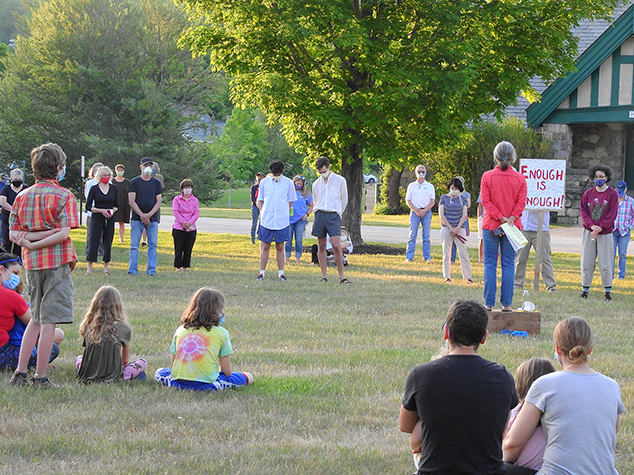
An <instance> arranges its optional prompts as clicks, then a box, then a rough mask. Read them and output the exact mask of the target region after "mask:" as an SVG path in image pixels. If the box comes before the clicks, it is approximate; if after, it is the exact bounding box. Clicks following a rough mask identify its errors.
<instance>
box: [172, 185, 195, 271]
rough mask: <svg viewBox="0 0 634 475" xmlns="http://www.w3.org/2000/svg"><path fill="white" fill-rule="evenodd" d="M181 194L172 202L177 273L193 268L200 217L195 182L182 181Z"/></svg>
mask: <svg viewBox="0 0 634 475" xmlns="http://www.w3.org/2000/svg"><path fill="white" fill-rule="evenodd" d="M180 188H181V194H180V195H177V196H176V197H175V198H174V200H173V201H172V211H173V212H174V224H173V225H172V237H173V238H174V267H175V268H176V272H179V271H184V270H185V271H188V270H189V269H190V267H191V260H192V249H193V248H194V243H195V242H196V221H198V216H199V215H200V208H199V205H198V198H196V197H195V196H194V195H193V194H192V192H193V191H194V182H193V181H191V180H190V179H189V178H187V179H185V180H183V181H181V185H180Z"/></svg>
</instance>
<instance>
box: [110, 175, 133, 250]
mask: <svg viewBox="0 0 634 475" xmlns="http://www.w3.org/2000/svg"><path fill="white" fill-rule="evenodd" d="M114 171H115V173H116V174H117V176H115V177H114V180H112V184H113V185H114V186H116V187H117V193H118V197H119V205H118V206H117V207H118V209H117V211H116V212H115V213H114V214H113V215H112V220H113V221H114V222H115V223H119V242H123V236H124V235H125V225H126V224H130V201H129V200H128V186H130V180H128V179H127V178H123V175H124V173H125V167H124V166H123V165H122V164H119V165H117V166H116V167H114Z"/></svg>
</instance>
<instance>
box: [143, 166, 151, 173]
mask: <svg viewBox="0 0 634 475" xmlns="http://www.w3.org/2000/svg"><path fill="white" fill-rule="evenodd" d="M143 174H144V175H151V174H152V167H145V168H144V169H143Z"/></svg>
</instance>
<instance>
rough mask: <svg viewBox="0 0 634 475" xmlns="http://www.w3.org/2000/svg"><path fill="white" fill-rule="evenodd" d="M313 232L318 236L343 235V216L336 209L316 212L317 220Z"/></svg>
mask: <svg viewBox="0 0 634 475" xmlns="http://www.w3.org/2000/svg"><path fill="white" fill-rule="evenodd" d="M311 234H312V235H313V236H315V237H317V238H325V237H326V234H327V235H328V236H341V216H339V213H336V212H334V211H332V212H330V211H322V210H318V211H316V212H315V222H314V223H313V231H312V232H311Z"/></svg>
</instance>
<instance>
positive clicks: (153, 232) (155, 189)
mask: <svg viewBox="0 0 634 475" xmlns="http://www.w3.org/2000/svg"><path fill="white" fill-rule="evenodd" d="M152 163H153V160H152V159H151V158H149V157H143V158H142V159H141V165H140V167H141V176H138V177H136V178H133V179H132V180H130V186H129V188H128V199H129V200H130V208H131V209H132V219H131V220H130V263H129V265H128V274H131V275H136V274H137V272H138V262H139V244H140V242H141V235H142V234H143V230H144V229H145V232H146V233H147V243H148V247H147V275H156V259H157V256H156V246H157V241H158V223H159V214H158V210H159V209H160V208H161V198H162V193H163V188H162V186H161V182H160V181H158V180H157V179H156V178H152Z"/></svg>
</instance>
